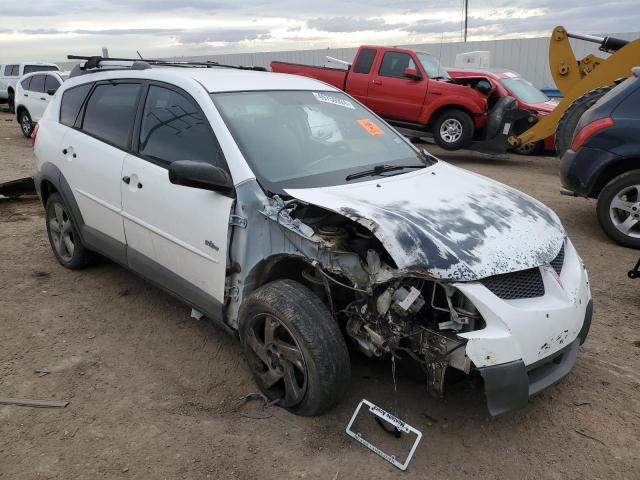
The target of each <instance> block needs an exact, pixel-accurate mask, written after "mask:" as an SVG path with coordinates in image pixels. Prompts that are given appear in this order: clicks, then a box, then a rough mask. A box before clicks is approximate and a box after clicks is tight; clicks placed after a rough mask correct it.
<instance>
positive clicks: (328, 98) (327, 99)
mask: <svg viewBox="0 0 640 480" xmlns="http://www.w3.org/2000/svg"><path fill="white" fill-rule="evenodd" d="M311 93H313V96H314V97H316V100H318V101H319V102H324V103H331V104H333V105H339V106H341V107H346V108H350V109H351V110H355V109H356V107H354V106H353V103H351V102H350V101H349V100H345V99H344V98H340V97H334V96H333V95H327V94H326V93H318V92H311Z"/></svg>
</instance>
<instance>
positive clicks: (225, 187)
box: [169, 160, 233, 194]
mask: <svg viewBox="0 0 640 480" xmlns="http://www.w3.org/2000/svg"><path fill="white" fill-rule="evenodd" d="M169 181H170V182H171V183H173V184H175V185H183V186H185V187H192V188H200V189H203V190H211V191H213V192H220V193H223V194H230V193H231V192H233V182H232V181H231V177H230V176H229V174H228V173H227V172H225V171H224V170H223V169H221V168H220V167H216V166H214V165H211V164H210V163H204V162H194V161H193V160H179V161H177V162H173V163H172V164H170V165H169Z"/></svg>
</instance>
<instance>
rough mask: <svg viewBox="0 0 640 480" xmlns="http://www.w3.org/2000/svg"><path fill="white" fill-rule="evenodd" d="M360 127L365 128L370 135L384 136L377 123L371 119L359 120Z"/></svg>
mask: <svg viewBox="0 0 640 480" xmlns="http://www.w3.org/2000/svg"><path fill="white" fill-rule="evenodd" d="M358 125H360V126H361V127H362V128H364V129H365V130H366V131H367V133H368V134H369V135H384V130H382V129H381V128H380V127H379V126H378V125H376V123H375V122H374V121H373V120H371V119H369V118H361V119H359V120H358Z"/></svg>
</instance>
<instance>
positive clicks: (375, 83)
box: [371, 80, 382, 85]
mask: <svg viewBox="0 0 640 480" xmlns="http://www.w3.org/2000/svg"><path fill="white" fill-rule="evenodd" d="M371 83H373V84H374V85H382V82H381V81H380V80H373V81H372V82H371Z"/></svg>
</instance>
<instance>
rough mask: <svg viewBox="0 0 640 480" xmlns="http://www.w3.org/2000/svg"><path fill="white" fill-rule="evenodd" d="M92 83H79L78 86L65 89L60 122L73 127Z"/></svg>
mask: <svg viewBox="0 0 640 480" xmlns="http://www.w3.org/2000/svg"><path fill="white" fill-rule="evenodd" d="M92 85H93V84H91V83H85V84H84V85H78V86H77V87H73V88H70V89H68V90H65V92H64V93H63V94H62V102H61V103H60V123H62V124H64V125H67V126H68V127H73V126H74V124H75V123H76V118H78V113H79V112H80V108H81V107H82V104H83V102H84V99H85V98H86V97H87V93H89V90H91V86H92Z"/></svg>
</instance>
